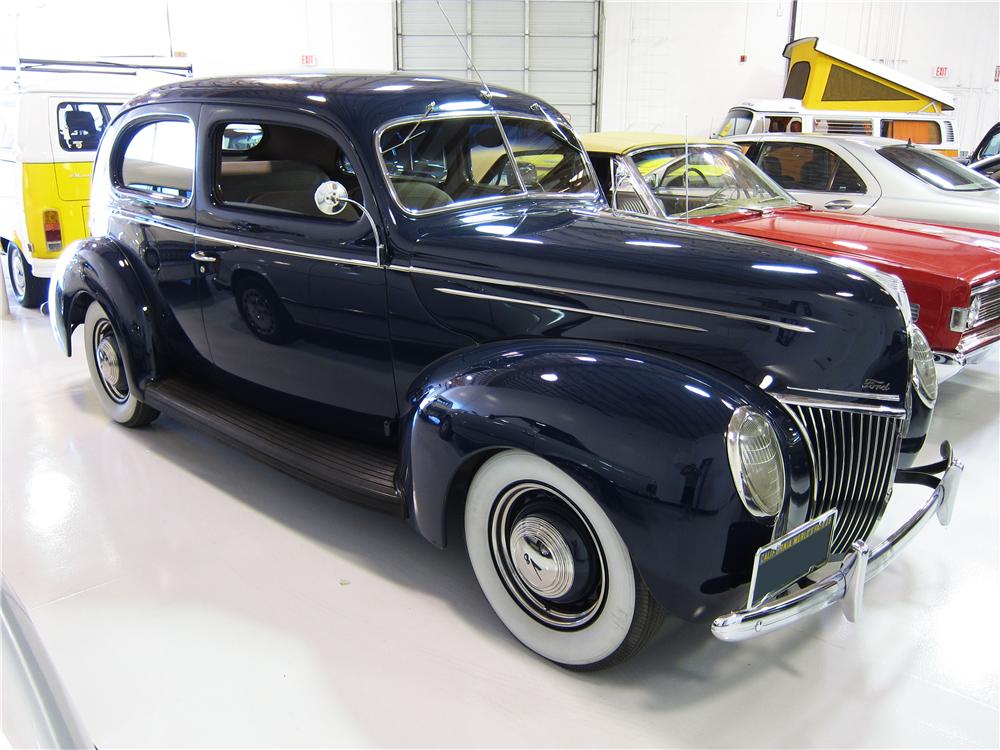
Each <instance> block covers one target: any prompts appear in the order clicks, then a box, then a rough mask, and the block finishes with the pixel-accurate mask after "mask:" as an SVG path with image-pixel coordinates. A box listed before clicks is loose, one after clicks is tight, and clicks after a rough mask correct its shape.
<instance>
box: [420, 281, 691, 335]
mask: <svg viewBox="0 0 1000 750" xmlns="http://www.w3.org/2000/svg"><path fill="white" fill-rule="evenodd" d="M434 291H435V292H441V293H442V294H450V295H453V296H455V297H472V298H474V299H485V300H492V301H495V302H509V303H510V304H512V305H526V306H528V307H541V308H545V309H546V310H559V311H561V312H569V313H579V314H581V315H593V316H596V317H598V318H612V319H614V320H629V321H632V322H634V323H649V324H650V325H654V326H664V327H666V328H681V329H683V330H686V331H696V332H698V333H708V331H707V330H706V329H704V328H699V327H698V326H689V325H686V324H684V323H667V322H665V321H662V320H650V319H649V318H636V317H633V316H631V315H617V314H615V313H607V312H601V311H600V310H588V309H586V308H583V307H564V306H563V305H551V304H548V303H546V302H537V301H535V300H526V299H516V298H514V297H499V296H497V295H495V294H480V293H479V292H466V291H464V290H462V289H449V288H447V287H441V286H439V287H435V289H434Z"/></svg>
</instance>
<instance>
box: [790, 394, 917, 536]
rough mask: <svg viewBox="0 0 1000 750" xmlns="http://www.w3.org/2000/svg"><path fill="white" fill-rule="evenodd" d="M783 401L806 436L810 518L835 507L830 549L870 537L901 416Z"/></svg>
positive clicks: (892, 465) (886, 489) (886, 490)
mask: <svg viewBox="0 0 1000 750" xmlns="http://www.w3.org/2000/svg"><path fill="white" fill-rule="evenodd" d="M782 400H783V402H784V404H785V407H786V408H787V409H789V411H791V412H792V413H793V415H794V416H795V418H796V420H797V422H798V423H799V424H800V426H801V427H802V428H804V429H805V430H806V431H807V432H808V433H809V435H808V437H809V442H810V444H811V446H812V453H813V456H812V459H813V478H814V481H815V483H816V492H815V494H814V498H813V501H812V503H811V506H810V509H809V517H810V518H816V517H817V516H820V515H822V514H823V513H825V512H826V511H828V510H830V509H831V508H837V511H838V519H837V529H836V531H835V532H834V537H833V551H834V552H835V553H837V554H840V553H843V552H846V551H847V550H849V549H850V547H851V544H852V543H853V542H854V541H855V540H857V539H866V538H867V537H868V535H869V534H871V532H872V531H873V530H874V528H875V525H876V524H877V523H878V521H879V519H880V518H881V517H882V513H883V511H884V510H885V506H886V504H887V503H888V501H889V495H890V493H891V490H892V477H893V474H894V472H895V470H896V460H897V458H898V456H899V447H900V440H901V439H902V428H903V424H904V421H905V420H904V417H905V412H903V411H902V410H893V411H891V412H887V411H885V410H881V409H869V410H859V409H858V408H856V407H852V406H850V405H847V408H844V409H840V408H835V407H834V406H832V405H830V404H822V405H814V404H809V403H803V402H801V401H798V400H793V399H787V400H786V399H782Z"/></svg>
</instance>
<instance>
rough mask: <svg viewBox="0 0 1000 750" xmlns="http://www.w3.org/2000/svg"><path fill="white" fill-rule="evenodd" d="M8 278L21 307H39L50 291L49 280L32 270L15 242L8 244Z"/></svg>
mask: <svg viewBox="0 0 1000 750" xmlns="http://www.w3.org/2000/svg"><path fill="white" fill-rule="evenodd" d="M7 278H9V279H10V286H11V289H13V290H14V299H15V300H17V304H19V305H20V306H21V307H31V308H34V307H38V306H39V305H40V304H42V302H44V301H45V297H46V296H47V295H48V293H49V280H48V279H43V278H40V277H38V276H35V275H34V274H33V273H32V272H31V264H30V263H28V261H27V259H26V258H25V257H24V254H23V253H22V252H21V248H19V247H18V246H17V245H15V244H14V243H13V242H11V243H8V245H7Z"/></svg>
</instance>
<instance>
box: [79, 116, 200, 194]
mask: <svg viewBox="0 0 1000 750" xmlns="http://www.w3.org/2000/svg"><path fill="white" fill-rule="evenodd" d="M115 119H117V118H115ZM158 122H186V123H188V124H189V125H190V126H191V128H192V130H193V131H194V141H193V146H194V149H195V154H194V163H193V164H192V165H191V195H189V196H188V198H187V200H185V201H181V200H169V199H167V198H164V197H162V196H157V195H156V193H146V192H143V191H142V190H130V189H129V188H127V187H125V186H124V185H122V184H121V177H122V171H123V170H124V167H125V152H126V151H128V147H129V145H130V144H131V143H132V138H134V137H135V136H136V134H137V133H138V132H139V131H140V130H142V129H143V128H145V127H147V126H149V125H155V124H156V123H158ZM113 123H114V119H113V120H112V121H111V122H110V123H108V127H110V126H111V125H112V124H113ZM130 133H131V135H129V134H130ZM125 135H128V136H129V137H128V143H126V144H124V145H121V140H122V137H123V136H125ZM98 148H100V146H98ZM119 157H120V158H119ZM95 161H96V160H95ZM109 161H110V165H109V169H108V172H109V174H108V178H109V179H108V182H110V183H111V192H112V193H113V194H114V195H115V196H116V197H118V198H122V199H125V200H129V199H136V198H138V199H140V200H143V201H148V202H149V203H154V204H156V205H158V206H166V207H167V208H190V207H191V206H192V205H193V204H194V197H195V195H194V194H195V190H196V189H197V185H198V126H197V124H196V123H195V121H194V120H193V119H192V118H191V117H188V116H187V115H184V114H177V113H176V112H169V113H168V112H150V113H149V114H148V115H139V116H138V117H136V118H135V119H134V120H131V121H130V122H128V123H126V125H125V132H124V133H118V134H117V135H115V142H114V143H113V144H112V149H111V158H110V159H109Z"/></svg>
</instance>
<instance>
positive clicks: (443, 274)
mask: <svg viewBox="0 0 1000 750" xmlns="http://www.w3.org/2000/svg"><path fill="white" fill-rule="evenodd" d="M389 270H390V271H401V272H403V273H415V274H420V275H423V276H436V277H440V278H446V279H457V280H459V281H471V282H473V283H476V284H496V285H497V286H506V287H520V288H523V289H534V290H536V291H540V292H553V293H555V294H576V295H580V296H581V297H593V298H595V299H606V300H610V301H612V302H627V303H630V304H637V305H649V306H652V307H663V308H666V309H670V310H683V311H685V312H692V313H697V314H701V315H717V316H719V317H723V318H730V319H732V320H742V321H746V322H748V323H757V324H761V325H767V326H773V327H775V328H783V329H785V330H787V331H794V332H796V333H815V331H813V330H812V329H811V328H808V327H807V326H802V325H798V324H795V323H785V322H782V321H777V320H770V319H768V318H758V317H756V316H753V315H741V314H740V313H731V312H725V311H723V310H711V309H708V308H704V307H691V306H689V305H679V304H675V303H672V302H658V301H655V300H646V299H638V298H635V297H623V296H619V295H615V294H602V293H600V292H587V291H583V290H582V289H567V288H565V287H557V286H547V285H543V284H532V283H529V282H524V281H510V280H508V279H497V278H491V277H487V276H474V275H472V274H465V273H455V272H451V271H435V270H433V269H430V268H417V267H413V266H399V265H390V266H389ZM548 306H549V307H550V305H548Z"/></svg>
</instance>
